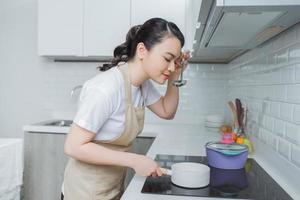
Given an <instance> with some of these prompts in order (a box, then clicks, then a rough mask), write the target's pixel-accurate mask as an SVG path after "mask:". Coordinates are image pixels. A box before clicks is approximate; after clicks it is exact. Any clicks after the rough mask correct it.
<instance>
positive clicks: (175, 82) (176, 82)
mask: <svg viewBox="0 0 300 200" xmlns="http://www.w3.org/2000/svg"><path fill="white" fill-rule="evenodd" d="M182 74H183V69H181V72H180V78H179V80H174V81H173V82H172V84H173V85H175V86H176V87H181V86H184V85H185V84H186V83H187V80H183V78H182V76H183V75H182Z"/></svg>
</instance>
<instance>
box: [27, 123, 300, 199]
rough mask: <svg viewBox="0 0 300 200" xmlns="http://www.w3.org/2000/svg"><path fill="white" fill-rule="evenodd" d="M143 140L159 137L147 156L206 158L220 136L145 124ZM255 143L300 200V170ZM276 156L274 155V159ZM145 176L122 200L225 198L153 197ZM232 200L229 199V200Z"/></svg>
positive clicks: (264, 163)
mask: <svg viewBox="0 0 300 200" xmlns="http://www.w3.org/2000/svg"><path fill="white" fill-rule="evenodd" d="M23 130H24V131H26V132H44V133H54V134H55V133H58V134H66V133H68V132H69V127H55V126H42V125H40V124H35V125H26V126H24V127H23ZM140 137H155V140H154V142H153V144H152V146H151V147H150V149H149V151H148V153H147V156H149V157H151V158H153V159H154V158H155V156H156V155H157V154H169V155H187V156H205V148H204V145H205V143H206V142H208V141H218V140H219V139H220V135H219V134H218V133H217V131H216V129H208V128H205V127H203V126H201V125H182V124H172V125H165V124H161V125H158V124H145V127H144V131H143V133H142V134H140ZM252 140H253V141H254V149H255V153H254V154H251V155H250V157H253V158H254V159H255V160H256V162H257V163H258V164H259V165H260V166H261V167H263V168H264V170H265V171H266V172H267V173H268V174H269V175H270V176H271V177H272V178H273V179H274V180H275V181H276V182H277V183H278V184H279V185H280V186H281V187H282V188H283V189H284V190H285V191H286V192H287V193H288V194H289V195H290V196H291V197H292V198H294V199H300V190H299V187H298V185H299V183H298V182H299V180H300V171H299V169H298V168H297V167H296V166H293V165H292V164H290V163H288V162H286V161H285V160H284V158H282V157H280V156H278V155H277V154H275V153H273V152H272V150H271V149H268V148H267V147H266V145H264V144H262V143H261V142H260V141H259V140H256V139H255V138H252ZM270 155H272V156H270ZM145 179H146V178H145V177H140V176H137V175H135V176H134V177H133V179H132V180H131V182H130V184H129V185H128V187H127V189H126V191H125V193H124V194H123V196H122V198H121V200H153V199H155V200H179V199H180V200H190V199H202V200H204V199H207V200H213V199H216V200H220V199H221V198H205V197H191V196H187V197H184V196H171V195H157V194H155V195H151V194H144V193H141V190H142V187H143V184H144V182H145ZM227 200H228V198H227Z"/></svg>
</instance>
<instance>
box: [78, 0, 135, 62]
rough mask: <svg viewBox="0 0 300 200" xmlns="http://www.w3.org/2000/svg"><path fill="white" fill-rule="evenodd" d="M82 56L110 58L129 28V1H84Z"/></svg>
mask: <svg viewBox="0 0 300 200" xmlns="http://www.w3.org/2000/svg"><path fill="white" fill-rule="evenodd" d="M84 15H85V16H84V28H83V30H84V39H83V46H84V50H83V52H84V56H112V55H113V50H114V48H115V47H116V46H118V45H120V44H121V43H123V42H125V39H126V34H127V32H128V30H129V28H130V0H109V1H99V0H85V5H84Z"/></svg>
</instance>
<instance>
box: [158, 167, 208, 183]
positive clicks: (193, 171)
mask: <svg viewBox="0 0 300 200" xmlns="http://www.w3.org/2000/svg"><path fill="white" fill-rule="evenodd" d="M161 170H162V172H163V173H164V174H167V175H170V176H171V181H172V183H173V184H175V185H177V186H181V187H186V188H202V187H205V186H207V185H208V184H209V181H210V168H209V167H208V166H206V165H204V164H201V163H193V162H180V163H175V164H173V165H172V166H171V170H170V169H166V168H161Z"/></svg>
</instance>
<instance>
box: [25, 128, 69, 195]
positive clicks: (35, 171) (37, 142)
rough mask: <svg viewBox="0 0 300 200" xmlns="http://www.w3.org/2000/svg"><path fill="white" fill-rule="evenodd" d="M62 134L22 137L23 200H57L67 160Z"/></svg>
mask: <svg viewBox="0 0 300 200" xmlns="http://www.w3.org/2000/svg"><path fill="white" fill-rule="evenodd" d="M65 136H66V135H65V134H58V133H30V132H26V133H25V137H24V153H25V154H24V185H23V189H24V191H23V192H24V194H23V195H24V200H54V199H55V200H58V199H60V195H61V184H62V181H63V174H64V169H65V166H66V163H67V161H68V157H67V156H66V155H65V154H64V143H65Z"/></svg>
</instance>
